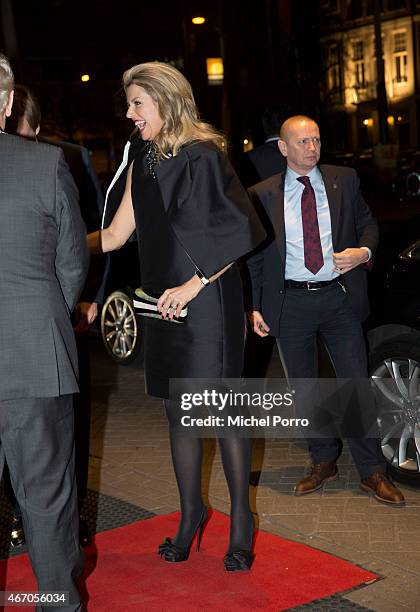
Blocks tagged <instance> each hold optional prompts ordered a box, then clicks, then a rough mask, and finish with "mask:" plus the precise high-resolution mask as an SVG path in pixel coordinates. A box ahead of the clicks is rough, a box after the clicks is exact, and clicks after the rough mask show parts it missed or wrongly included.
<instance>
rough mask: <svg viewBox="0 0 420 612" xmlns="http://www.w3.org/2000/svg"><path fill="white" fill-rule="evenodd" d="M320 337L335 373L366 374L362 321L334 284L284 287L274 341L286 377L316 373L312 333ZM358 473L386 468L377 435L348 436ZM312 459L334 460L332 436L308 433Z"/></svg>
mask: <svg viewBox="0 0 420 612" xmlns="http://www.w3.org/2000/svg"><path fill="white" fill-rule="evenodd" d="M318 335H319V337H320V338H321V340H322V341H323V342H324V344H325V346H326V349H327V351H328V353H329V356H330V358H331V361H332V364H333V367H334V370H335V374H336V376H337V378H354V379H366V378H367V377H368V368H367V354H366V344H365V340H364V336H363V330H362V326H361V324H360V322H359V320H358V318H357V317H356V315H355V314H354V312H353V310H352V308H351V306H350V304H349V301H348V297H347V294H346V292H345V291H344V289H343V288H342V286H341V285H340V284H339V283H334V284H332V285H328V286H326V287H323V288H322V289H318V290H315V291H313V290H312V291H308V290H306V289H287V290H286V296H285V300H284V305H283V310H282V314H281V322H280V337H279V338H278V346H279V352H280V357H281V358H282V360H283V362H284V363H283V365H284V366H285V368H286V371H287V374H288V376H289V378H291V379H293V378H316V377H318V360H317V336H318ZM347 442H348V445H349V448H350V452H351V454H352V456H353V459H354V463H355V465H356V467H357V469H358V471H359V474H360V477H361V478H367V477H368V476H370V475H371V474H373V473H374V472H377V471H380V472H384V471H385V461H384V460H383V458H382V453H381V449H380V444H379V439H377V438H362V437H360V438H348V439H347ZM308 446H309V452H310V454H311V457H312V461H313V462H314V463H320V462H323V461H335V460H336V459H337V458H338V456H339V454H340V451H341V444H340V440H339V439H337V438H309V439H308Z"/></svg>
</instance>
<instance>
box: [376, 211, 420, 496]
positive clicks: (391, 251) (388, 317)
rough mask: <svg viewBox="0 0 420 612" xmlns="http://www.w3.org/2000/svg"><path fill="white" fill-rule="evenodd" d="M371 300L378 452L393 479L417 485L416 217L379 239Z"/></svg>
mask: <svg viewBox="0 0 420 612" xmlns="http://www.w3.org/2000/svg"><path fill="white" fill-rule="evenodd" d="M414 236H416V238H417V239H414ZM402 242H404V243H405V246H404V248H401V247H402ZM370 299H371V307H372V315H371V317H370V319H369V321H368V327H369V331H368V334H367V336H368V342H369V357H370V374H371V379H372V385H373V388H374V392H375V395H376V398H377V401H378V408H379V414H378V425H379V429H380V435H381V446H382V452H383V454H384V457H385V459H386V461H387V463H388V466H389V471H390V472H391V473H392V475H393V476H394V477H396V478H397V479H399V480H403V481H406V482H409V483H412V484H416V485H420V218H415V219H412V220H411V221H410V222H409V224H404V226H403V227H402V228H401V229H400V230H399V231H398V232H397V231H395V229H394V230H393V231H390V232H388V233H387V234H386V235H385V236H383V238H382V241H381V243H380V249H379V251H378V254H377V262H376V263H375V265H374V268H373V271H372V273H371V278H370Z"/></svg>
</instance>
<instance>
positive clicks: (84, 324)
mask: <svg viewBox="0 0 420 612" xmlns="http://www.w3.org/2000/svg"><path fill="white" fill-rule="evenodd" d="M73 316H74V324H73V328H74V331H75V332H76V334H82V333H83V332H85V331H87V330H88V329H89V326H90V325H92V323H93V322H94V320H95V319H96V317H97V316H98V304H96V302H93V303H92V304H91V303H89V302H79V304H77V306H76V308H75V309H74V315H73Z"/></svg>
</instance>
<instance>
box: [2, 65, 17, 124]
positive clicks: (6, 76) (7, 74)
mask: <svg viewBox="0 0 420 612" xmlns="http://www.w3.org/2000/svg"><path fill="white" fill-rule="evenodd" d="M14 84H15V79H14V77H13V72H12V67H11V66H10V62H9V60H8V59H7V57H6V56H5V55H2V54H1V53H0V113H4V111H5V110H6V106H7V103H8V101H9V95H10V92H11V91H12V90H13V87H14Z"/></svg>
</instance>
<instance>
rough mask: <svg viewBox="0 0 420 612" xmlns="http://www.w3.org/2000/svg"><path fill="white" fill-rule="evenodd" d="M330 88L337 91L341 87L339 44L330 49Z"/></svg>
mask: <svg viewBox="0 0 420 612" xmlns="http://www.w3.org/2000/svg"><path fill="white" fill-rule="evenodd" d="M328 89H329V90H330V91H331V92H336V93H337V92H338V91H339V89H340V54H339V48H338V45H337V44H333V45H331V46H330V47H329V49H328Z"/></svg>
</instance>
